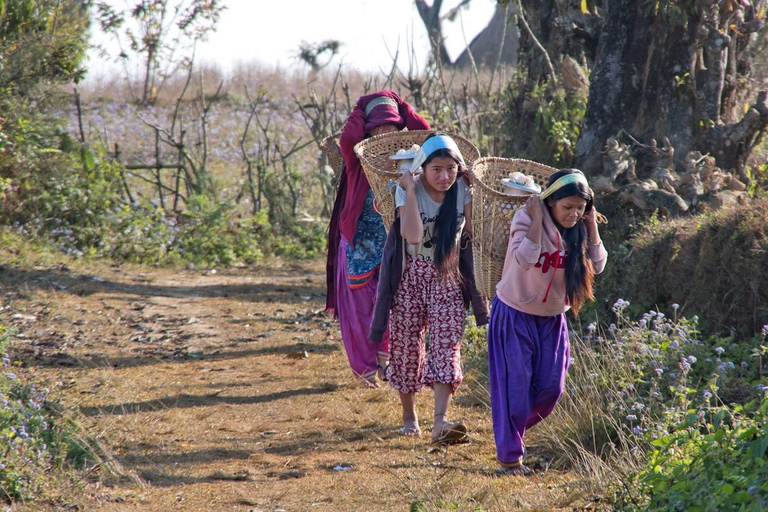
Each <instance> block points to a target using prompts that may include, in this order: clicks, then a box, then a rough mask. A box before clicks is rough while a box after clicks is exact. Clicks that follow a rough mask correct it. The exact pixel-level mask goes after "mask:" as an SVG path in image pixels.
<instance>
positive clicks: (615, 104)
mask: <svg viewBox="0 0 768 512" xmlns="http://www.w3.org/2000/svg"><path fill="white" fill-rule="evenodd" d="M762 3H764V2H763V1H762V0H761V1H758V2H752V4H762ZM745 4H749V5H745ZM752 4H750V3H749V2H737V1H736V0H726V1H722V2H718V1H716V0H692V1H690V2H671V1H661V2H655V3H654V2H637V1H635V0H611V1H610V2H605V3H604V5H605V10H604V11H603V25H602V30H601V33H600V38H599V42H598V47H597V54H596V57H595V62H594V66H593V71H592V76H591V79H590V92H589V103H588V106H587V111H586V114H585V119H584V123H583V126H582V130H581V135H580V138H579V141H578V144H577V147H576V165H577V166H579V167H580V168H582V169H584V170H585V171H587V172H588V173H591V174H598V175H599V174H604V173H605V172H606V170H604V169H603V166H602V155H603V152H604V150H605V148H606V142H607V141H608V139H609V138H611V137H615V136H617V134H620V133H622V132H625V133H627V134H629V135H631V137H632V138H633V139H634V140H635V141H643V142H644V143H645V144H650V143H651V142H652V141H656V140H658V141H661V140H663V139H665V138H666V139H667V140H668V144H666V148H665V152H666V153H667V154H669V155H670V156H672V157H673V159H674V163H675V164H676V165H675V166H676V167H678V168H681V167H683V166H684V165H685V159H686V158H687V156H688V154H689V152H690V151H693V150H697V151H700V152H701V153H709V154H710V155H712V156H714V157H715V160H716V164H717V166H719V167H721V168H723V169H726V170H738V171H739V174H740V175H742V177H743V168H744V163H745V161H746V159H747V157H748V156H749V155H750V153H751V151H752V149H753V148H754V145H755V142H756V140H757V139H758V138H759V136H760V134H761V133H762V132H763V131H764V130H765V129H766V128H767V127H768V105H766V95H765V93H760V94H759V95H758V99H757V101H756V102H755V103H754V105H753V106H752V107H751V108H750V109H748V111H747V112H746V114H745V115H743V116H742V115H741V114H742V112H743V111H742V110H741V108H740V105H741V104H743V103H742V102H741V101H739V99H740V98H742V97H743V96H744V95H745V94H748V93H749V92H750V91H749V89H748V88H749V83H748V82H749V78H750V74H751V65H750V58H751V54H750V49H751V47H753V46H754V44H755V39H756V38H755V36H754V33H756V32H757V31H759V30H761V29H762V28H763V23H762V21H761V20H759V19H757V18H756V8H757V7H758V6H757V5H752ZM647 154H648V156H650V157H651V159H650V160H649V161H648V162H643V161H642V158H641V157H642V155H640V158H639V159H638V163H637V172H638V177H639V178H644V177H648V176H643V172H644V171H646V172H650V171H653V167H654V166H656V164H657V163H658V162H655V161H654V160H653V159H654V158H656V159H657V160H658V152H654V151H650V152H647ZM613 177H615V176H613Z"/></svg>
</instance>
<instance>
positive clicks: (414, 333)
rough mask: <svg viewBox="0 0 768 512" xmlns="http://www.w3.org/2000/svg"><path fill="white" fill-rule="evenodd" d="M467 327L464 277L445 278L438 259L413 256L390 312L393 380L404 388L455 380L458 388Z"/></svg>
mask: <svg viewBox="0 0 768 512" xmlns="http://www.w3.org/2000/svg"><path fill="white" fill-rule="evenodd" d="M427 327H429V355H428V356H427V349H426V346H425V345H426V343H425V336H424V333H425V330H426V328H427ZM463 332H464V302H463V299H462V295H461V287H460V286H459V282H458V281H457V280H450V281H443V280H441V279H440V278H438V276H437V269H436V267H435V265H434V263H431V262H425V261H421V260H418V259H416V258H411V257H410V256H408V257H407V261H406V269H405V273H404V275H403V278H402V280H401V281H400V286H399V287H398V289H397V292H396V293H395V297H394V299H393V301H392V309H391V312H390V318H389V334H390V336H389V340H390V341H389V349H390V363H389V364H390V366H389V372H388V373H387V377H388V379H389V383H390V384H391V385H392V387H393V388H395V389H396V390H397V391H399V392H401V393H417V392H418V391H421V389H422V388H423V387H424V385H428V386H430V385H432V384H433V383H435V382H440V383H444V384H451V385H452V387H453V392H456V389H457V388H458V387H459V384H460V383H461V380H462V377H463V376H462V372H461V337H462V334H463Z"/></svg>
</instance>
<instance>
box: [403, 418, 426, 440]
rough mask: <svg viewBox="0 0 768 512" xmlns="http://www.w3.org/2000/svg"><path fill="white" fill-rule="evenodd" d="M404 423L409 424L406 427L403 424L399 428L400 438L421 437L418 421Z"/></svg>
mask: <svg viewBox="0 0 768 512" xmlns="http://www.w3.org/2000/svg"><path fill="white" fill-rule="evenodd" d="M406 423H409V424H408V425H406V424H405V423H403V426H402V427H401V428H400V431H399V432H398V433H399V434H400V435H401V436H406V437H420V436H421V428H419V422H418V420H415V421H410V420H409V421H407V422H406Z"/></svg>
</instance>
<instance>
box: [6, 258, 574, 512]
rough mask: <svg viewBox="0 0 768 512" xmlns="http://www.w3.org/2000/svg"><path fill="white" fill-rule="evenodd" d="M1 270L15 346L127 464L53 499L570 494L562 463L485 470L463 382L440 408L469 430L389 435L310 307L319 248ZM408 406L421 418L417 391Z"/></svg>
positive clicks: (388, 401) (391, 423)
mask: <svg viewBox="0 0 768 512" xmlns="http://www.w3.org/2000/svg"><path fill="white" fill-rule="evenodd" d="M1 278H2V283H3V286H4V295H5V301H6V304H10V307H8V308H6V310H5V311H4V314H5V316H6V318H5V320H6V321H7V322H11V323H13V324H15V326H16V328H17V330H18V334H17V336H16V337H15V338H14V341H13V346H14V349H15V350H16V354H17V355H18V356H19V357H21V358H22V359H24V360H25V361H26V362H27V365H28V367H29V369H30V370H31V371H34V372H36V373H37V374H38V377H39V378H41V379H47V380H50V382H51V385H52V387H54V388H55V389H56V394H58V395H59V396H60V397H61V398H62V400H63V401H64V402H65V403H66V404H67V405H69V406H71V407H74V408H79V410H80V411H81V413H82V415H83V420H82V421H83V423H84V425H85V427H86V429H87V431H88V432H89V433H90V434H91V435H93V436H95V437H97V438H99V439H101V440H102V442H103V443H104V444H105V445H106V446H107V448H108V449H109V451H110V452H111V453H112V455H113V456H114V458H115V461H116V462H117V463H118V464H119V466H120V467H122V469H123V471H124V472H125V474H126V475H129V476H134V477H135V478H121V479H114V478H106V477H104V478H101V479H98V478H97V479H94V480H93V481H92V480H89V481H86V482H84V483H83V484H82V485H81V487H80V488H79V490H78V494H77V495H74V496H67V497H65V498H64V504H65V505H69V506H73V507H74V506H79V507H80V508H76V509H75V510H149V511H155V510H157V511H166V510H184V511H197V510H215V511H224V510H227V511H229V510H236V511H264V512H266V511H277V510H285V511H298V510H307V511H310V510H311V511H316V510H338V511H350V510H356V511H357V510H362V511H364V510H377V511H380V510H409V507H410V505H411V504H412V503H414V502H417V501H421V502H422V503H423V504H424V506H425V508H424V509H423V510H443V509H445V510H478V509H482V510H516V509H524V510H573V509H574V506H573V503H574V502H576V501H581V500H583V499H584V497H585V492H586V491H584V488H585V486H584V484H583V483H582V482H580V481H579V480H577V479H576V478H575V477H574V476H572V475H569V474H562V473H558V472H555V471H549V472H547V473H545V474H541V475H538V476H535V477H532V478H530V479H522V478H514V479H513V478H497V477H495V476H494V468H495V464H494V446H493V441H492V433H491V420H490V414H489V413H488V411H487V410H486V409H485V408H484V407H482V406H480V405H479V404H478V401H477V400H476V399H473V398H472V397H471V394H470V393H469V390H470V389H471V386H464V387H462V389H461V390H460V392H459V395H458V397H457V400H456V407H455V410H454V414H453V416H454V417H460V418H462V419H464V420H465V421H466V423H467V424H468V425H469V426H470V428H471V429H472V432H471V434H472V436H471V437H472V441H471V442H470V443H469V444H465V445H460V446H456V447H451V448H449V449H441V448H434V447H433V446H431V445H430V444H429V442H428V440H429V432H428V431H426V432H425V437H422V438H421V439H420V440H413V439H408V438H403V437H399V436H397V435H396V434H395V432H396V429H397V427H398V426H399V405H398V401H397V397H396V395H395V393H394V391H393V390H392V389H391V388H380V389H367V388H364V387H362V386H360V385H359V384H358V382H357V381H356V380H355V379H354V378H353V377H352V375H351V373H350V371H349V369H348V366H347V363H346V357H345V355H344V353H343V349H341V348H340V341H339V336H338V329H337V326H336V325H335V324H334V323H333V322H331V321H329V319H328V318H326V317H324V316H323V315H322V314H321V313H320V312H319V310H320V309H322V307H323V304H324V269H323V266H322V265H321V264H320V263H307V264H302V265H295V266H288V267H282V268H260V269H226V270H221V271H219V272H216V273H214V272H211V271H199V270H197V271H196V270H187V271H169V270H155V269H151V270H150V269H146V268H138V269H137V268H132V267H128V266H123V267H103V268H90V269H87V271H86V270H83V269H78V270H71V269H67V268H65V267H55V268H37V269H30V270H19V269H6V270H4V271H3V272H2V276H1ZM14 315H15V318H12V317H13V316H14ZM419 411H420V413H421V416H422V417H423V418H425V419H426V421H423V422H422V426H423V427H429V426H430V423H431V421H430V419H431V412H432V395H431V392H429V391H427V392H425V393H423V395H422V396H421V397H420V400H419ZM94 476H95V475H94ZM70 509H72V508H70ZM57 510H61V509H60V508H57Z"/></svg>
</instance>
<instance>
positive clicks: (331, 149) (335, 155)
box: [320, 133, 344, 181]
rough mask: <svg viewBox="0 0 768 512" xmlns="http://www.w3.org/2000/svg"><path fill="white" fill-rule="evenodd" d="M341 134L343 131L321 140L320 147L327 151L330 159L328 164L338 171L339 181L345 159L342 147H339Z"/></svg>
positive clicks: (327, 156)
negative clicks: (342, 154) (342, 155)
mask: <svg viewBox="0 0 768 512" xmlns="http://www.w3.org/2000/svg"><path fill="white" fill-rule="evenodd" d="M340 136H341V133H334V134H332V135H329V136H327V137H326V138H324V139H323V140H322V141H321V142H320V149H321V150H322V151H323V153H325V157H326V158H327V159H328V165H330V166H331V169H333V172H334V173H336V181H338V179H339V177H340V176H341V170H342V168H343V167H342V166H343V165H344V159H343V158H342V157H341V148H340V147H339V137H340Z"/></svg>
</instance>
